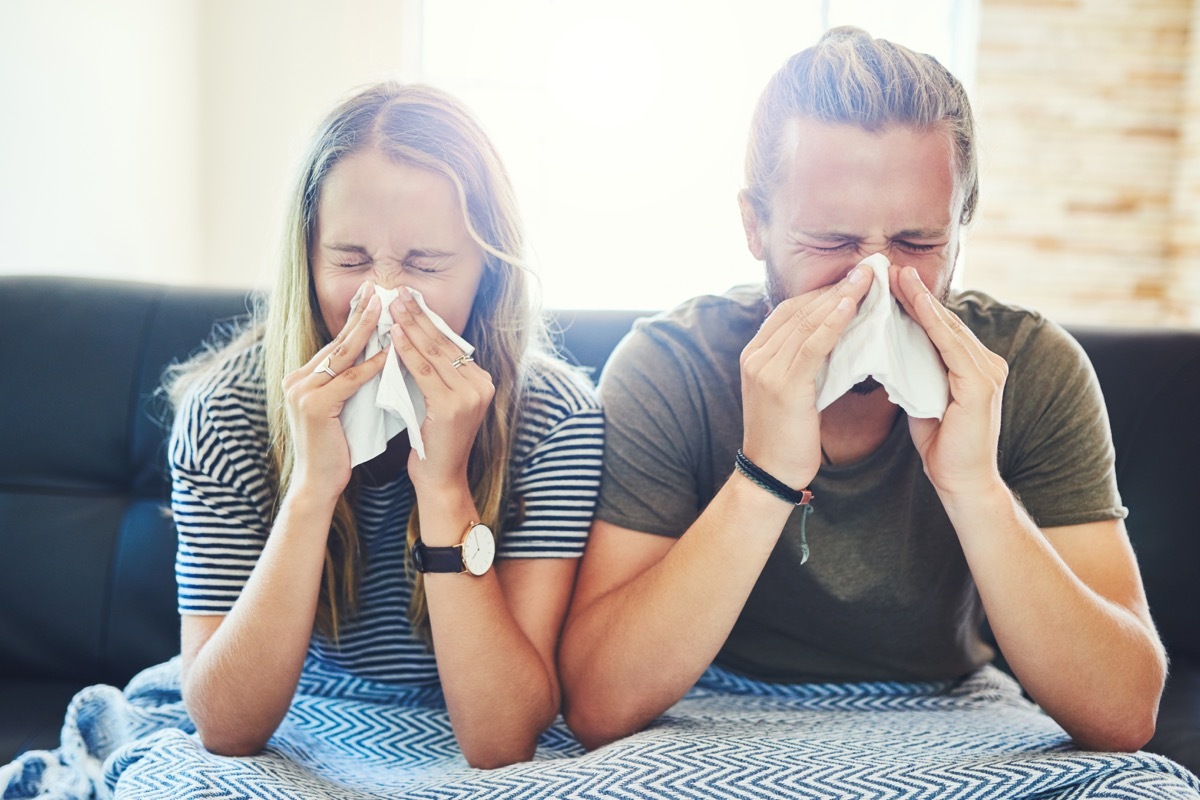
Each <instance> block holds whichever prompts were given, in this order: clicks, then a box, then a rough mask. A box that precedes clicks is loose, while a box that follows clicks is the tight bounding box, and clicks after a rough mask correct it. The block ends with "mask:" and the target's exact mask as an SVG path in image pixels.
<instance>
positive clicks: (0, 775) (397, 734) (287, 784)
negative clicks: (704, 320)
mask: <svg viewBox="0 0 1200 800" xmlns="http://www.w3.org/2000/svg"><path fill="white" fill-rule="evenodd" d="M178 666H179V665H178V661H177V660H175V661H171V662H168V663H166V664H163V665H160V666H157V667H153V668H151V669H149V670H147V671H145V672H143V673H142V674H141V675H139V676H137V677H136V678H134V680H133V681H132V682H131V683H130V684H129V686H128V687H126V689H125V691H124V692H121V691H119V690H117V689H115V688H113V687H110V686H93V687H90V688H88V689H85V690H83V691H82V692H80V693H79V694H78V695H77V696H76V697H75V699H74V700H73V701H72V703H71V705H70V707H69V709H68V711H67V716H66V720H65V723H64V726H63V739H62V746H61V747H60V748H59V749H58V750H55V751H52V752H44V751H43V752H30V753H26V754H24V755H23V756H21V757H20V758H19V759H18V760H17V761H15V762H13V763H12V764H10V765H8V766H5V767H0V789H2V790H3V794H2V796H3V798H5V800H7V799H8V798H21V797H35V796H36V797H42V798H63V799H64V800H66V799H67V798H86V797H101V798H103V797H110V796H112V797H119V798H162V797H172V798H184V797H206V798H220V797H252V798H257V797H270V798H312V797H325V798H338V799H340V798H345V799H346V800H350V799H353V800H364V799H365V798H382V797H412V798H457V797H482V796H487V797H490V798H506V797H519V798H559V797H570V798H591V797H595V798H610V797H627V798H653V797H671V798H690V797H704V798H711V797H729V798H772V797H796V798H831V799H832V798H839V799H840V798H853V799H854V800H858V798H864V799H865V798H871V799H872V800H875V799H878V800H883V799H884V798H888V799H889V800H890V799H893V798H939V799H941V800H944V799H945V798H1005V799H1006V800H1008V799H1011V798H1030V800H1032V799H1033V798H1037V799H1038V800H1049V798H1058V799H1061V800H1067V799H1068V798H1070V799H1071V800H1075V798H1154V799H1155V800H1185V798H1187V799H1188V800H1197V799H1198V798H1200V780H1197V778H1196V776H1194V775H1192V774H1191V773H1190V772H1188V771H1187V770H1185V769H1183V768H1182V767H1180V766H1178V765H1176V764H1175V763H1174V762H1172V761H1169V760H1167V759H1165V758H1162V757H1161V756H1154V755H1148V754H1145V753H1134V754H1113V753H1083V752H1080V751H1078V750H1075V749H1073V748H1072V747H1071V745H1070V742H1069V740H1068V738H1067V736H1066V734H1065V733H1064V732H1063V731H1062V729H1061V728H1059V727H1058V726H1057V725H1056V724H1055V723H1054V722H1053V721H1052V720H1050V719H1049V718H1048V717H1047V716H1045V715H1044V714H1042V713H1041V712H1040V711H1039V710H1038V709H1037V708H1036V707H1034V706H1033V705H1031V704H1030V703H1028V702H1027V701H1025V700H1024V699H1023V698H1022V697H1021V694H1020V690H1019V688H1018V687H1017V685H1016V683H1015V682H1014V681H1013V680H1012V679H1011V678H1009V677H1008V676H1006V675H1004V674H1003V673H1001V672H999V671H998V670H995V669H993V668H990V667H989V668H986V669H984V670H982V671H980V672H978V673H976V674H975V675H973V676H971V677H969V678H968V679H966V680H963V681H959V682H956V683H947V684H937V683H867V684H863V683H860V684H822V685H801V686H794V685H786V686H781V685H773V684H764V683H759V682H755V681H750V680H747V679H744V678H741V677H738V676H735V675H732V674H730V673H727V672H723V671H721V670H719V669H716V668H713V669H710V670H709V671H708V673H706V674H705V676H704V677H703V678H702V679H701V681H700V682H699V683H698V684H697V686H696V688H695V689H694V690H693V691H692V692H690V693H689V694H688V695H687V697H685V698H684V699H683V700H681V701H680V702H679V703H678V704H676V705H675V706H674V707H673V708H671V709H670V710H669V711H668V712H667V713H666V714H664V715H663V716H662V717H661V718H660V719H658V720H657V721H656V722H655V723H654V724H653V725H652V726H650V728H648V729H647V730H645V731H643V732H641V733H639V734H636V735H634V736H630V737H629V738H627V739H623V740H621V741H618V742H614V743H613V744H611V745H609V746H607V747H604V748H601V749H599V750H596V751H594V752H591V753H585V752H584V751H583V749H582V748H581V747H580V746H579V744H578V743H577V742H576V741H575V740H574V739H573V738H572V737H571V735H570V733H568V732H567V730H566V728H565V727H564V726H563V725H562V723H561V722H559V723H558V724H556V725H555V726H554V727H552V728H551V729H550V730H549V731H548V732H547V733H546V734H544V735H543V736H542V738H541V740H540V742H539V748H538V752H537V756H536V758H535V759H534V760H533V761H531V762H527V763H524V764H516V765H513V766H511V767H506V768H503V769H498V770H493V771H490V772H489V771H482V770H475V769H471V768H470V767H468V766H467V764H466V762H465V761H464V760H463V758H462V755H461V753H460V752H459V750H458V747H457V745H456V744H455V742H454V735H453V733H452V731H451V729H450V724H449V718H448V716H447V714H446V710H445V705H444V703H443V702H442V698H441V695H440V692H439V691H437V690H436V689H397V688H395V687H390V686H383V685H380V684H371V683H367V682H363V681H357V680H350V679H347V678H346V677H345V676H337V675H320V674H306V678H305V680H304V682H303V683H302V685H301V691H300V692H299V693H298V695H297V697H296V700H295V702H294V703H293V705H292V708H291V710H290V711H289V713H288V715H287V717H286V718H285V720H284V722H283V724H282V725H281V726H280V728H279V730H278V731H277V732H276V734H275V736H274V737H273V738H272V739H271V742H270V744H269V745H268V747H267V749H266V750H265V751H264V752H263V753H262V754H261V755H259V756H255V757H252V758H223V757H219V756H214V755H211V754H209V753H208V752H206V751H205V750H204V748H203V747H202V746H201V745H200V744H199V742H198V740H197V738H196V737H195V735H194V729H193V728H192V726H191V723H190V721H189V720H188V718H187V714H186V712H185V711H184V708H183V703H182V701H181V699H180V695H179V669H178Z"/></svg>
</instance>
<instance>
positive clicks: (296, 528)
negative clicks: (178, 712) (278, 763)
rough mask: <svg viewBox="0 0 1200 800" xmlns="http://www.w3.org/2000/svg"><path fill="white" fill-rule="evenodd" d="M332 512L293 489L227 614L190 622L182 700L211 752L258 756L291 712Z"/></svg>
mask: <svg viewBox="0 0 1200 800" xmlns="http://www.w3.org/2000/svg"><path fill="white" fill-rule="evenodd" d="M332 513H333V512H332V505H331V504H330V502H329V501H328V500H317V499H316V497H315V495H313V494H311V493H307V492H305V491H304V490H303V488H302V487H294V488H293V491H291V492H289V493H288V496H287V498H285V500H284V502H283V504H282V506H281V507H280V511H279V515H278V517H277V518H276V521H275V525H274V527H273V528H272V530H271V534H270V536H269V537H268V538H267V543H266V545H265V547H264V548H263V552H262V554H261V555H260V556H259V559H258V562H257V563H256V565H255V567H254V571H253V572H252V573H251V575H250V579H249V580H248V581H247V582H246V585H245V587H244V588H243V589H242V592H241V594H240V595H239V597H238V600H237V602H236V603H235V604H234V606H233V608H232V609H230V611H229V613H228V614H227V615H226V616H225V617H224V619H223V620H220V621H219V623H213V622H211V621H210V622H208V623H207V624H206V622H205V620H206V619H208V618H205V617H191V618H185V620H184V624H183V630H184V634H183V650H184V667H183V695H184V700H185V702H186V704H187V708H188V712H189V714H190V715H191V717H192V720H193V721H194V722H195V723H196V729H197V731H198V732H199V734H200V738H201V740H202V741H203V742H204V745H205V747H207V748H208V749H209V750H211V751H213V752H216V753H221V754H223V755H249V754H252V753H257V752H259V751H260V750H261V749H262V748H263V746H264V745H265V744H266V742H267V740H268V739H270V737H271V735H272V734H273V733H274V732H275V729H276V728H277V727H278V726H279V723H280V721H281V720H282V719H283V717H284V715H285V714H286V713H287V710H288V708H289V706H290V705H291V702H292V698H293V696H294V694H295V691H296V686H297V684H298V682H299V680H300V671H301V669H302V668H303V666H304V658H305V654H306V653H307V651H308V645H309V641H310V639H311V637H312V630H313V621H314V619H315V615H316V607H317V598H318V595H319V591H320V583H321V571H322V568H323V566H324V558H325V545H326V540H327V537H328V532H329V524H330V520H331V519H332ZM214 628H215V629H214ZM189 631H190V633H189Z"/></svg>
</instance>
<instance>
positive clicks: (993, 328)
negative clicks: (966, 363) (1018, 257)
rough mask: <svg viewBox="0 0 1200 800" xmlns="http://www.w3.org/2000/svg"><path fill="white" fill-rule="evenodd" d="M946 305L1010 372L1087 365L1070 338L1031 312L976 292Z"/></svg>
mask: <svg viewBox="0 0 1200 800" xmlns="http://www.w3.org/2000/svg"><path fill="white" fill-rule="evenodd" d="M946 305H947V307H948V308H949V309H950V310H951V311H953V312H954V313H955V314H957V315H958V317H959V318H960V319H962V321H963V322H965V323H966V325H967V327H968V328H970V329H971V332H972V333H974V334H975V335H976V336H977V337H978V338H979V341H981V342H982V343H983V344H984V346H985V347H987V348H988V349H989V350H991V351H992V352H993V353H996V354H997V355H999V356H1002V357H1003V358H1004V359H1005V360H1006V361H1008V363H1009V366H1010V368H1014V367H1015V368H1020V367H1021V366H1022V365H1029V366H1030V367H1031V368H1034V369H1035V370H1036V371H1037V372H1038V373H1045V372H1046V370H1047V367H1048V366H1050V365H1054V366H1055V367H1056V368H1060V369H1065V368H1066V367H1068V366H1073V367H1081V366H1084V365H1085V363H1086V362H1087V356H1086V355H1085V354H1084V352H1083V348H1081V347H1080V346H1079V344H1078V342H1076V341H1075V339H1074V337H1072V336H1071V334H1069V333H1068V332H1067V331H1066V330H1065V329H1064V328H1063V327H1062V326H1061V325H1059V324H1057V323H1056V322H1054V321H1053V320H1051V319H1050V318H1048V317H1046V316H1045V315H1043V314H1042V313H1041V312H1039V311H1036V310H1034V309H1032V308H1028V307H1026V306H1022V305H1017V304H1014V303H1005V302H1001V301H1000V300H997V299H996V298H994V297H992V296H991V295H988V294H986V293H984V292H980V291H976V290H970V291H965V292H960V293H957V294H955V295H953V296H951V298H950V299H949V300H948V301H947V303H946Z"/></svg>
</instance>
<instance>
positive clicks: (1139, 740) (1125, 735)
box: [1073, 714, 1155, 753]
mask: <svg viewBox="0 0 1200 800" xmlns="http://www.w3.org/2000/svg"><path fill="white" fill-rule="evenodd" d="M1154 728H1155V715H1153V714H1150V715H1146V716H1144V717H1142V718H1140V719H1126V720H1124V721H1122V722H1120V723H1116V724H1114V725H1111V726H1109V727H1108V729H1107V730H1095V731H1089V732H1088V733H1087V734H1081V735H1076V736H1074V737H1073V738H1074V740H1075V744H1077V745H1078V746H1079V747H1080V748H1081V749H1083V750H1095V751H1099V752H1107V753H1133V752H1135V751H1137V750H1141V749H1142V748H1143V747H1145V746H1146V743H1147V742H1149V741H1150V739H1151V737H1153V736H1154Z"/></svg>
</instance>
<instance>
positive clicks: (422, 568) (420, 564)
mask: <svg viewBox="0 0 1200 800" xmlns="http://www.w3.org/2000/svg"><path fill="white" fill-rule="evenodd" d="M413 566H414V567H416V570H417V572H463V571H464V570H465V569H466V567H465V566H463V558H462V545H452V546H450V547H427V546H426V545H425V543H424V542H422V541H421V540H420V539H418V540H417V543H416V544H414V545H413Z"/></svg>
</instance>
